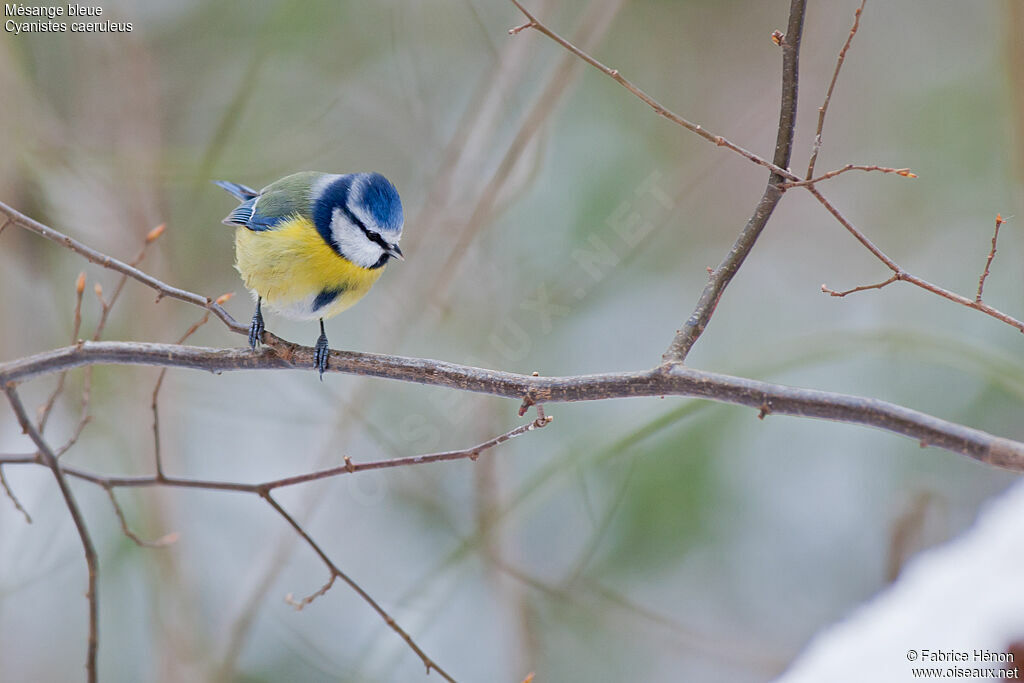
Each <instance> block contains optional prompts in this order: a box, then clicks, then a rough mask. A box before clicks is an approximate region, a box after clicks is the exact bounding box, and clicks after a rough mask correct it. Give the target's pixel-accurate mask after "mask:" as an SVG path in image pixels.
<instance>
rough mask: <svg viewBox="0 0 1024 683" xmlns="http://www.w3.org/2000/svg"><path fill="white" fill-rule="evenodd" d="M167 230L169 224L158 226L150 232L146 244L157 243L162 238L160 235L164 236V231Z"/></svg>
mask: <svg viewBox="0 0 1024 683" xmlns="http://www.w3.org/2000/svg"><path fill="white" fill-rule="evenodd" d="M166 229H167V224H166V223H161V224H160V225H158V226H156V227H155V228H153V229H152V230H150V231H149V232H148V233H147V234H146V244H149V243H150V242H155V241H156V240H157V239H158V238H159V237H160V235H162V234H164V230H166Z"/></svg>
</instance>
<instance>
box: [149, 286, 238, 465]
mask: <svg viewBox="0 0 1024 683" xmlns="http://www.w3.org/2000/svg"><path fill="white" fill-rule="evenodd" d="M231 296H232V295H231V294H221V295H220V296H219V297H217V302H216V303H217V304H218V305H220V304H223V303H225V302H226V301H227V300H228V299H230V298H231ZM209 320H210V311H207V312H206V313H204V314H203V317H202V318H200V319H199V320H197V321H196V322H195V323H193V324H192V326H191V327H189V328H188V329H187V330H186V331H185V334H183V335H181V337H179V338H178V341H176V342H175V343H176V344H182V343H184V341H185V340H186V339H188V338H189V337H191V336H192V335H193V334H195V333H196V331H197V330H198V329H199V328H200V327H202V326H203V325H205V324H206V323H207V322H208V321H209ZM166 375H167V368H162V369H161V370H160V374H159V375H158V376H157V378H156V385H155V386H154V387H153V398H152V400H151V401H150V404H149V406H150V409H151V410H152V411H153V461H154V465H155V467H156V476H157V477H158V478H160V479H162V478H163V476H164V463H163V459H162V457H161V455H160V411H159V409H158V401H157V399H158V398H159V396H160V389H161V387H163V385H164V377H165V376H166Z"/></svg>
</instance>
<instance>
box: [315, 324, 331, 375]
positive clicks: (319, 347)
mask: <svg viewBox="0 0 1024 683" xmlns="http://www.w3.org/2000/svg"><path fill="white" fill-rule="evenodd" d="M330 353H331V348H330V347H329V346H328V345H327V335H326V334H324V333H323V331H322V330H321V332H320V338H319V339H317V340H316V351H315V353H314V354H313V366H314V367H315V368H316V369H317V371H318V372H319V373H320V381H321V382H323V381H324V373H325V372H327V356H329V355H330Z"/></svg>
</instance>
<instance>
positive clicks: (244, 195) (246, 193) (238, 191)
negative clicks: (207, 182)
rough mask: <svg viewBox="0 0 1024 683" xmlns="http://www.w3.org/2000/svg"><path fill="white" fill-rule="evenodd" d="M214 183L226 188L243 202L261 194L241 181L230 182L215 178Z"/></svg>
mask: <svg viewBox="0 0 1024 683" xmlns="http://www.w3.org/2000/svg"><path fill="white" fill-rule="evenodd" d="M213 184H214V185H216V186H217V187H222V188H224V189H225V190H227V191H228V192H230V193H231V194H232V195H234V197H235V198H237V199H239V200H240V201H243V202H244V201H245V200H247V199H252V198H253V197H258V196H259V194H260V193H259V192H257V191H256V190H254V189H252V188H251V187H246V186H245V185H240V184H239V183H232V182H228V181H227V180H214V181H213Z"/></svg>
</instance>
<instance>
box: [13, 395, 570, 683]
mask: <svg viewBox="0 0 1024 683" xmlns="http://www.w3.org/2000/svg"><path fill="white" fill-rule="evenodd" d="M6 391H7V394H8V397H10V398H11V403H12V405H14V406H15V412H16V413H17V414H18V415H19V421H21V419H22V416H23V415H24V408H23V407H21V404H20V401H18V398H17V396H16V394H15V393H14V388H13V383H11V384H8V385H7V389H6ZM16 401H17V403H16ZM19 411H20V412H19ZM537 413H538V417H537V419H536V420H533V421H532V422H528V423H526V424H523V425H520V426H518V427H516V428H515V429H512V430H510V431H508V432H505V433H504V434H501V435H499V436H496V437H494V438H493V439H488V440H487V441H484V442H483V443H480V444H477V445H476V446H473V447H471V448H466V449H463V450H459V451H446V452H442V453H431V454H428V455H415V456H409V457H405V458H391V459H388V460H376V461H370V462H365V463H354V462H352V460H351V459H350V458H348V457H347V456H346V457H345V464H344V465H342V466H340V467H334V468H331V469H327V470H320V471H318V472H311V473H309V474H303V475H298V476H294V477H285V478H282V479H274V480H271V481H266V482H263V483H260V484H243V483H239V482H231V481H206V480H201V479H182V478H178V477H168V476H166V475H164V474H163V472H162V471H158V472H157V473H156V474H155V475H154V476H149V477H109V476H103V475H99V474H95V473H93V472H88V471H86V470H81V469H78V468H75V467H68V466H61V465H60V464H59V463H58V462H57V459H56V457H55V456H53V454H52V451H50V450H49V449H48V447H46V445H45V443H44V442H43V441H42V438H41V437H39V439H38V440H37V441H36V444H37V446H38V447H39V448H40V451H41V452H43V453H44V454H48V455H44V459H45V460H46V463H45V464H47V465H49V466H50V467H51V468H55V469H54V473H55V474H56V475H57V476H58V481H60V482H65V475H67V476H72V477H76V478H78V479H82V480H84V481H88V482H90V483H92V484H96V485H97V486H100V487H101V488H103V489H104V490H105V491H106V492H107V495H108V496H109V497H110V502H111V503H112V504H113V506H114V513H115V514H116V515H117V518H118V521H119V522H120V523H121V530H122V531H123V532H124V534H125V535H126V536H128V538H130V539H131V540H132V541H134V542H135V543H136V544H138V545H140V546H146V547H161V546H165V545H168V544H170V543H173V542H174V541H175V540H177V534H174V533H172V534H167V535H165V536H163V537H162V538H160V539H158V540H156V541H152V542H149V541H144V540H143V539H141V538H140V537H139V536H138V535H137V534H135V533H134V532H133V531H131V529H130V528H129V527H128V522H127V519H126V518H125V515H124V511H123V510H122V509H121V506H120V505H119V504H118V502H117V498H116V496H115V495H114V489H116V488H139V487H150V486H169V487H178V488H191V489H205V490H212V491H237V492H243V493H254V494H256V495H258V496H260V498H262V499H263V500H265V501H266V502H267V504H269V505H270V506H271V507H272V508H273V509H274V510H275V511H276V512H277V513H278V514H279V515H281V517H283V518H284V519H285V521H287V522H288V524H289V525H291V527H292V528H293V529H294V530H295V532H296V533H297V534H298V535H299V536H300V537H301V538H302V539H303V540H304V541H305V542H306V544H307V545H309V547H310V548H311V549H312V550H313V551H314V552H315V553H316V554H317V556H318V557H319V558H320V559H321V560H322V561H323V563H324V564H325V565H326V566H327V568H328V570H329V571H330V572H331V578H330V579H329V580H328V581H327V583H326V584H325V585H324V586H323V587H322V588H320V589H319V590H318V591H316V592H315V593H313V594H312V595H310V596H309V597H307V598H303V599H302V600H299V601H296V600H294V599H292V598H291V596H289V597H288V598H287V601H288V602H289V604H292V605H294V606H296V607H297V608H298V609H301V608H302V607H304V606H305V605H307V604H309V603H310V602H312V601H313V600H315V599H316V598H317V597H320V596H321V595H323V594H325V593H326V592H327V591H328V590H330V588H331V586H332V585H334V581H335V579H341V580H342V581H344V582H345V583H346V584H348V585H349V587H350V588H352V590H354V591H355V592H356V593H357V594H358V595H359V597H360V598H362V599H363V600H364V601H365V602H366V603H367V604H369V605H370V607H372V608H373V610H374V611H375V612H377V614H379V615H380V616H381V618H382V619H384V622H385V623H386V624H387V625H388V627H389V628H391V629H392V630H393V631H394V632H395V633H397V634H398V635H399V636H400V637H401V638H402V639H403V640H404V641H405V642H406V643H407V644H408V645H409V647H410V648H411V649H412V650H413V651H414V652H415V653H416V654H417V655H418V656H419V657H420V659H421V661H422V662H423V664H424V666H426V668H427V673H430V671H431V670H434V671H437V672H438V673H439V674H440V675H441V676H442V677H443V678H444V679H445V680H447V681H454V679H453V678H452V677H451V676H450V675H449V674H448V673H447V672H446V671H445V670H444V669H442V668H441V667H440V666H438V665H437V663H436V662H435V661H434V660H432V659H431V658H430V657H429V656H428V655H427V654H426V653H425V652H424V651H423V650H422V649H421V648H420V647H419V646H418V645H417V644H416V642H415V641H414V640H413V639H412V636H410V635H409V633H408V632H407V631H406V630H405V629H403V628H402V627H401V626H400V625H399V624H398V623H397V622H396V621H395V620H394V618H393V617H392V616H391V615H390V614H388V612H387V611H385V610H384V608H383V607H381V605H380V604H379V603H378V602H377V601H376V600H374V599H373V598H372V597H371V596H370V595H369V594H368V593H367V592H366V591H365V590H364V589H363V588H362V587H361V586H360V585H359V584H358V583H356V581H355V580H354V579H352V578H351V577H350V576H348V575H347V574H346V573H345V572H343V571H342V570H341V569H340V568H339V567H338V565H337V564H335V563H334V561H333V560H331V559H330V557H329V556H328V555H327V554H326V553H325V552H324V551H323V549H322V548H321V547H320V546H319V544H317V542H316V541H315V540H314V539H313V538H312V537H311V536H310V535H309V534H308V533H307V532H306V530H305V529H304V528H303V527H302V525H300V524H299V523H298V521H297V520H296V519H295V518H294V517H292V516H291V515H290V514H289V513H288V512H287V511H285V509H284V508H282V507H281V505H280V504H279V503H278V502H277V501H276V500H275V499H274V498H273V496H272V495H271V494H272V492H273V491H274V490H275V489H278V488H284V487H287V486H295V485H298V484H304V483H308V482H311V481H317V480H320V479H327V478H329V477H336V476H340V475H344V474H353V473H355V472H360V471H363V470H374V469H384V468H391V467H403V466H409V465H423V464H428V463H435V462H444V461H449V460H460V459H469V460H476V459H477V458H478V457H479V456H480V454H481V453H483V452H484V451H486V450H489V449H491V448H494V447H495V446H498V445H500V444H502V443H505V442H506V441H508V440H510V439H514V438H515V437H517V436H519V435H521V434H525V433H526V432H529V431H533V430H535V429H540V428H543V427H545V426H547V425H548V424H550V423H551V420H552V418H551V417H546V416H544V414H543V410H542V409H541V408H540V406H538V410H537ZM26 420H27V418H26ZM22 424H23V426H24V425H27V427H25V428H26V430H29V429H31V430H32V431H33V432H35V434H37V435H38V432H36V431H35V428H34V427H32V426H31V425H29V424H28V423H27V422H22ZM30 435H31V432H30ZM33 440H36V437H33ZM15 464H34V465H39V464H44V463H43V462H41V461H40V459H39V458H35V457H31V456H20V455H19V456H9V457H8V456H0V467H2V466H3V465H15ZM0 472H2V470H0ZM62 490H66V483H64V484H63V487H62ZM67 495H68V496H70V491H68V493H67ZM73 505H74V500H73V499H69V507H72V506H73ZM19 509H20V506H19ZM76 511H77V508H73V514H74V513H75V512H76ZM75 519H76V524H77V523H78V521H79V519H80V518H79V517H77V516H76V517H75ZM79 529H80V532H81V533H83V534H84V536H83V539H87V538H88V534H87V533H86V531H85V525H84V523H82V525H81V526H80V527H79ZM90 547H91V546H90ZM94 563H95V551H93V561H92V563H90V565H89V566H90V577H91V578H92V577H94V576H95V572H94V571H93V567H94ZM90 586H92V585H91V584H90ZM90 595H95V592H94V591H93V590H92V588H91V593H90ZM90 605H95V602H94V601H93V600H92V599H90ZM91 633H95V630H92V631H91ZM94 642H96V641H95V639H93V638H91V639H90V646H91V647H93V649H91V650H90V661H91V662H92V664H91V667H92V668H91V669H90V671H94V670H95V650H94V646H93V643H94ZM93 680H95V678H94V677H90V681H93Z"/></svg>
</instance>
